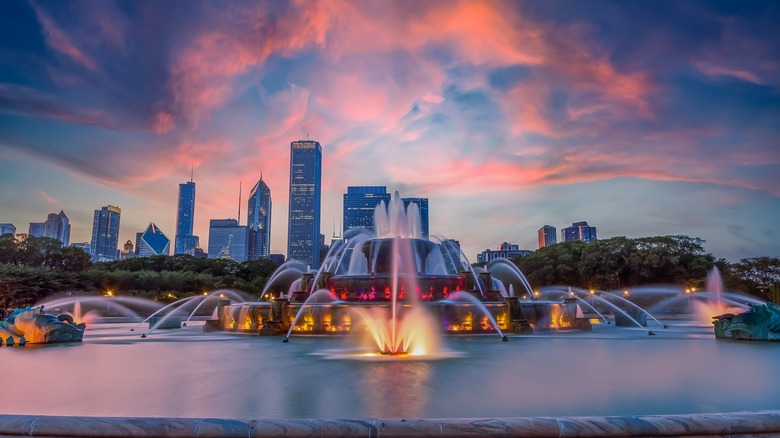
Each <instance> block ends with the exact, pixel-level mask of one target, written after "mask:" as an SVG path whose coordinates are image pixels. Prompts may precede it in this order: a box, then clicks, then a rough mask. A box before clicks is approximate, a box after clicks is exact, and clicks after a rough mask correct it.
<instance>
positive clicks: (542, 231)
mask: <svg viewBox="0 0 780 438" xmlns="http://www.w3.org/2000/svg"><path fill="white" fill-rule="evenodd" d="M556 243H558V241H557V231H556V230H555V227H554V226H552V225H545V226H543V227H542V228H539V248H544V247H545V246H550V245H555V244H556Z"/></svg>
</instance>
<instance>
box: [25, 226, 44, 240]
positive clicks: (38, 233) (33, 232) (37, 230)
mask: <svg viewBox="0 0 780 438" xmlns="http://www.w3.org/2000/svg"><path fill="white" fill-rule="evenodd" d="M45 225H46V224H44V223H43V222H30V228H29V230H28V231H27V235H28V236H30V237H44V234H43V232H44V230H45V228H44V226H45Z"/></svg>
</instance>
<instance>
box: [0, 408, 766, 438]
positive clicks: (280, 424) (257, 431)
mask: <svg viewBox="0 0 780 438" xmlns="http://www.w3.org/2000/svg"><path fill="white" fill-rule="evenodd" d="M762 435H763V436H778V435H780V410H774V411H749V412H730V413H721V414H689V415H638V416H613V417H506V418H423V419H382V418H366V419H339V420H319V419H308V420H307V419H299V420H224V419H216V418H203V419H196V418H146V417H135V418H121V417H54V416H34V415H0V437H15V436H32V437H143V438H149V437H242V438H247V437H284V438H292V437H322V438H325V437H371V438H374V437H477V436H491V437H535V438H536V437H538V438H542V437H626V436H644V437H663V436H723V437H726V436H728V437H734V436H762Z"/></svg>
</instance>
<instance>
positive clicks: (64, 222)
mask: <svg viewBox="0 0 780 438" xmlns="http://www.w3.org/2000/svg"><path fill="white" fill-rule="evenodd" d="M43 236H44V237H51V238H52V239H57V240H59V241H60V242H62V246H68V245H70V220H69V219H68V216H66V215H65V212H64V211H62V210H60V212H59V214H57V213H49V216H48V217H47V218H46V222H44V223H43Z"/></svg>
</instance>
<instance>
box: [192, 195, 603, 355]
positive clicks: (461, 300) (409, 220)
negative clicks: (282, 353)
mask: <svg viewBox="0 0 780 438" xmlns="http://www.w3.org/2000/svg"><path fill="white" fill-rule="evenodd" d="M374 224H375V230H376V231H375V233H370V232H366V231H362V232H354V233H352V234H348V235H347V236H346V239H345V240H344V241H342V242H339V243H338V244H336V245H334V246H333V248H332V249H331V250H330V252H329V253H328V255H327V257H326V259H325V261H324V262H323V263H322V267H321V268H320V269H319V270H317V271H311V270H309V269H303V270H299V271H298V272H299V278H296V279H295V281H292V282H287V283H285V282H281V285H273V284H274V278H272V279H271V280H270V281H269V283H270V284H272V285H273V286H272V287H270V288H269V290H268V291H264V293H263V296H264V297H265V298H267V299H268V298H270V300H268V301H263V302H256V303H236V304H232V303H230V301H229V300H223V301H222V302H220V303H219V305H218V308H217V312H216V314H217V319H215V320H212V321H208V322H207V323H206V325H205V329H206V330H227V331H237V332H251V333H259V334H264V335H285V340H287V339H288V338H289V336H291V335H298V334H348V333H351V332H361V333H363V332H365V333H368V334H369V336H370V337H371V339H373V341H374V342H375V344H376V346H377V348H378V350H379V351H380V352H381V353H383V354H391V355H398V354H412V353H414V352H418V353H419V352H421V351H424V350H425V345H426V344H429V343H430V342H431V341H430V338H431V337H438V336H439V334H440V333H447V334H497V335H499V336H500V337H501V338H502V339H503V340H507V338H506V336H505V335H504V334H505V333H515V334H528V333H533V332H534V331H549V330H556V329H574V330H589V329H590V328H591V324H590V322H589V320H588V319H587V318H585V317H584V315H583V312H582V309H581V308H580V307H579V304H578V300H577V299H576V298H572V297H566V298H563V299H561V300H557V301H548V300H539V299H536V298H535V295H534V293H533V291H531V290H530V287H529V286H527V284H528V283H527V280H525V278H524V277H523V275H522V273H520V272H519V270H514V271H513V270H506V269H504V270H499V271H500V276H502V277H503V280H502V278H498V277H499V276H498V275H495V274H494V273H493V272H491V271H490V270H488V269H478V270H475V269H474V268H473V267H472V266H471V265H470V264H469V263H468V260H467V259H466V257H465V256H464V254H463V253H462V252H461V250H460V248H459V247H458V246H457V244H455V243H454V242H453V241H450V240H442V241H439V242H434V241H431V240H428V239H424V238H422V233H421V229H420V215H419V211H418V210H417V206H416V205H415V204H410V205H409V208H408V209H405V208H404V204H403V202H402V201H401V199H400V196H399V195H398V192H395V193H394V194H393V196H392V198H391V200H390V202H389V204H388V205H385V204H384V202H382V203H381V204H380V205H379V206H377V207H376V209H375V211H374ZM290 269H291V268H290V267H289V266H283V267H282V268H280V270H279V271H278V272H282V273H286V274H287V278H288V279H289V278H290V276H289V271H290ZM513 282H519V284H522V285H526V286H525V287H526V288H527V290H526V291H525V296H526V297H527V298H528V299H526V300H522V299H521V297H518V296H515V294H514V287H513V286H512V284H511V283H513ZM506 284H509V288H508V290H507V287H506ZM274 287H275V288H276V289H277V290H274Z"/></svg>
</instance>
